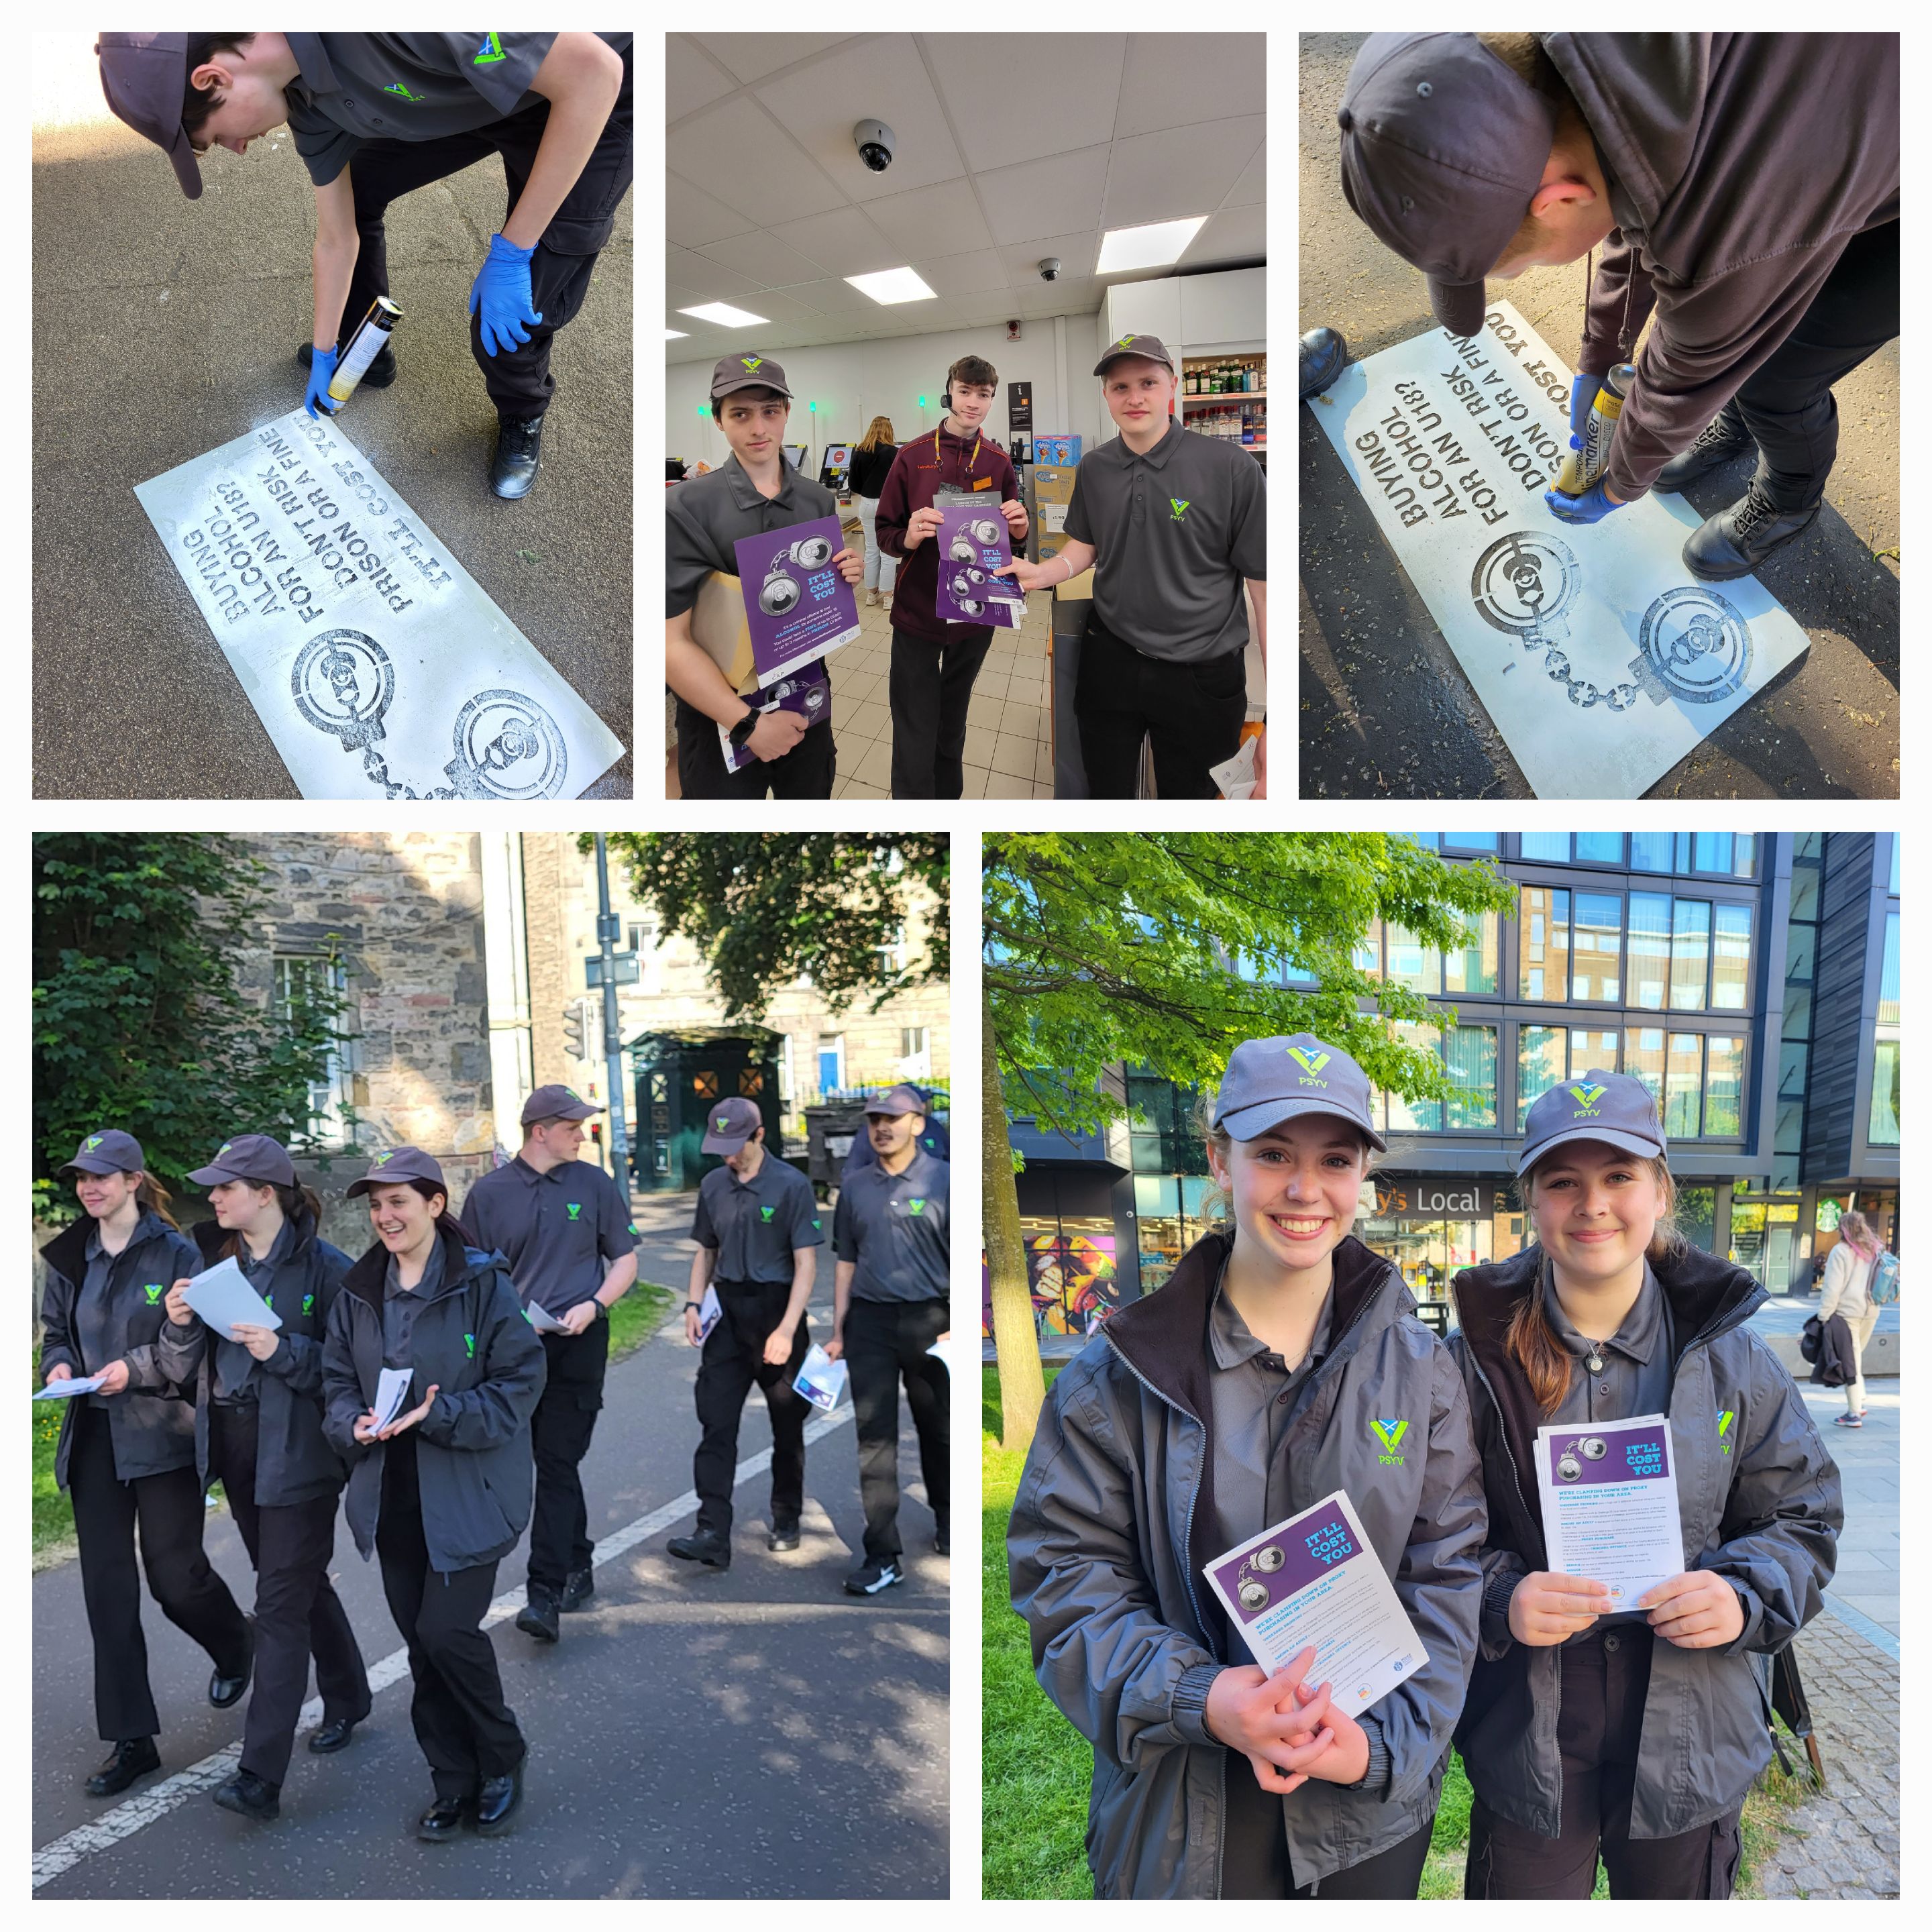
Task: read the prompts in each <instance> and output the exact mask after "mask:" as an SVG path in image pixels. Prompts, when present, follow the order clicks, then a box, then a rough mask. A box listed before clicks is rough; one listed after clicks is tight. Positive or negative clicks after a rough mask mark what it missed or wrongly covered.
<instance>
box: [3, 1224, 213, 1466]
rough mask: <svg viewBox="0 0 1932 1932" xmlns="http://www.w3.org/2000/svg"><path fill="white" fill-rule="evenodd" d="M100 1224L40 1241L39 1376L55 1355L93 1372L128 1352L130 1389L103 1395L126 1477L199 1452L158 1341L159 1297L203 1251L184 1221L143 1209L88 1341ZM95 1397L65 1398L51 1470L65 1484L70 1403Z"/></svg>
mask: <svg viewBox="0 0 1932 1932" xmlns="http://www.w3.org/2000/svg"><path fill="white" fill-rule="evenodd" d="M94 1227H95V1224H94V1223H93V1221H92V1220H91V1219H89V1218H88V1217H86V1216H83V1217H82V1218H81V1219H80V1220H78V1221H77V1222H75V1223H74V1225H73V1226H72V1227H71V1228H68V1229H63V1230H62V1232H60V1233H59V1234H58V1235H55V1237H54V1238H53V1239H52V1241H49V1243H48V1244H46V1247H43V1249H42V1250H40V1259H42V1260H43V1262H46V1267H47V1285H46V1290H45V1292H43V1294H42V1295H41V1297H40V1322H41V1325H42V1327H43V1330H44V1331H45V1332H44V1334H43V1336H42V1338H41V1341H40V1375H41V1378H42V1379H43V1380H44V1379H46V1372H47V1371H48V1370H49V1369H51V1368H52V1367H53V1366H54V1365H55V1364H56V1363H58V1362H65V1364H67V1365H68V1367H69V1368H70V1369H71V1370H73V1371H74V1373H75V1374H76V1375H77V1376H97V1375H98V1374H99V1373H101V1370H103V1369H104V1368H106V1367H107V1365H108V1364H109V1363H110V1362H113V1361H126V1363H127V1388H126V1389H125V1390H124V1391H123V1392H122V1393H121V1394H119V1395H117V1396H110V1397H106V1398H104V1400H106V1402H107V1421H108V1430H109V1433H110V1437H111V1439H112V1440H113V1444H114V1473H115V1475H117V1476H118V1477H119V1478H120V1479H121V1481H122V1482H124V1483H129V1482H133V1481H136V1479H137V1478H140V1477H142V1476H159V1475H165V1474H166V1472H168V1471H169V1470H170V1469H186V1468H187V1466H189V1465H190V1463H193V1460H194V1411H193V1408H192V1407H190V1405H189V1404H188V1403H187V1402H186V1401H185V1400H183V1399H182V1398H181V1394H180V1393H179V1391H178V1390H177V1389H176V1388H175V1387H174V1385H173V1384H172V1382H171V1381H170V1380H169V1377H168V1376H167V1374H166V1372H165V1371H164V1370H163V1368H162V1366H161V1363H160V1352H159V1346H158V1344H159V1340H160V1332H161V1329H162V1327H163V1325H164V1324H165V1323H166V1321H167V1319H168V1312H167V1310H166V1307H163V1301H164V1300H165V1298H166V1295H167V1292H168V1289H169V1285H170V1284H171V1283H173V1282H175V1281H176V1280H178V1279H179V1278H180V1277H181V1276H183V1275H184V1274H193V1273H194V1272H195V1271H196V1268H198V1266H199V1251H198V1250H196V1247H195V1245H194V1244H193V1242H192V1241H190V1240H189V1239H188V1238H187V1236H186V1235H184V1234H183V1233H182V1232H181V1230H180V1229H178V1228H172V1227H170V1226H169V1225H168V1223H166V1222H165V1221H163V1220H162V1219H161V1217H160V1216H159V1215H158V1214H152V1213H144V1214H142V1217H141V1218H140V1220H139V1221H138V1222H136V1223H135V1226H134V1234H133V1239H132V1240H131V1241H129V1242H128V1244H127V1246H126V1247H124V1248H123V1249H122V1250H121V1252H120V1253H118V1255H116V1256H115V1257H114V1259H113V1262H112V1263H111V1264H110V1267H109V1270H108V1277H107V1280H108V1296H107V1331H106V1333H105V1334H104V1336H102V1337H100V1338H98V1341H97V1342H96V1343H95V1344H94V1345H92V1346H89V1347H87V1348H86V1349H85V1350H83V1346H82V1342H81V1338H80V1335H79V1334H78V1333H77V1328H76V1321H75V1316H76V1309H77V1304H78V1303H79V1301H80V1288H81V1284H82V1283H83V1282H84V1281H85V1280H86V1279H87V1238H88V1237H89V1235H91V1234H92V1233H93V1232H94ZM83 1355H85V1357H86V1359H85V1360H83ZM97 1356H98V1360H97V1359H95V1358H96V1357H97ZM92 1400H93V1398H92V1397H91V1396H77V1397H74V1400H73V1401H70V1402H64V1403H62V1404H61V1433H60V1442H59V1444H58V1447H57V1448H55V1451H54V1479H55V1481H56V1482H58V1484H59V1485H60V1487H62V1489H65V1488H66V1487H67V1466H68V1455H69V1454H70V1452H71V1449H72V1448H73V1444H74V1403H77V1402H90V1401H92Z"/></svg>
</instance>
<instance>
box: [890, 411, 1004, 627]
mask: <svg viewBox="0 0 1932 1932" xmlns="http://www.w3.org/2000/svg"><path fill="white" fill-rule="evenodd" d="M935 434H936V435H937V436H938V439H939V446H938V450H937V451H935V449H934V447H933V439H932V437H931V436H916V437H913V440H911V442H910V443H901V444H900V446H899V453H898V455H897V456H896V457H895V458H894V459H893V461H892V468H891V469H890V470H889V471H888V472H886V486H885V487H884V489H883V490H881V491H880V493H879V508H878V511H877V514H876V515H875V516H874V519H873V530H874V534H876V535H877V538H878V540H879V547H880V549H881V550H883V551H884V552H885V553H886V555H887V556H895V557H897V558H898V559H899V560H900V561H899V574H898V576H897V577H894V578H893V580H892V628H893V629H894V630H895V631H904V633H905V634H906V635H907V637H917V638H919V639H920V640H922V642H924V643H929V644H956V643H971V642H972V641H973V640H974V639H975V638H977V637H983V636H990V635H991V634H992V625H985V624H950V623H948V622H947V621H946V619H944V617H942V616H940V615H939V612H938V604H939V544H938V541H937V540H936V539H935V538H932V537H928V538H926V541H925V542H923V543H922V544H915V545H914V546H913V547H912V548H911V549H910V550H907V548H906V540H905V538H906V526H907V524H908V523H910V522H911V521H912V513H913V511H915V510H929V509H931V508H932V500H933V499H934V497H935V496H938V493H939V491H940V490H941V487H942V486H943V487H946V488H947V489H952V490H971V491H972V492H973V493H974V495H976V496H983V497H984V498H985V499H986V506H987V508H989V510H990V511H992V514H994V515H995V516H996V517H997V516H998V515H999V514H1000V505H1001V504H1002V503H1009V502H1013V501H1014V500H1015V499H1016V498H1017V497H1018V496H1019V493H1020V479H1019V475H1018V473H1017V472H1016V471H1015V469H1014V468H1013V458H1011V457H1010V456H1009V455H1007V452H1006V451H1005V449H1004V448H1002V447H1001V443H1000V442H999V440H998V437H995V436H993V435H992V434H990V433H987V434H981V435H975V436H971V437H964V438H962V437H956V436H955V435H954V434H953V433H952V431H950V430H948V429H947V428H944V426H942V427H941V428H940V429H938V431H935ZM976 446H977V449H978V450H979V452H980V453H979V455H977V457H976V456H975V455H974V453H973V452H974V448H975V447H976ZM942 458H944V460H941V459H942ZM1025 548H1026V539H1025V538H1024V537H1023V536H1022V537H1017V538H1014V540H1013V550H1014V553H1015V554H1016V556H1024V555H1025Z"/></svg>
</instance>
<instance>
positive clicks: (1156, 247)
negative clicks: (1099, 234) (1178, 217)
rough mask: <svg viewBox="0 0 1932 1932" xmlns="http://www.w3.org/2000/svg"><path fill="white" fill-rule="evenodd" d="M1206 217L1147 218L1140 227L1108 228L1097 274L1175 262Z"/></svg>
mask: <svg viewBox="0 0 1932 1932" xmlns="http://www.w3.org/2000/svg"><path fill="white" fill-rule="evenodd" d="M1207 219H1208V217H1207V216H1206V215H1205V214H1190V216H1188V217H1187V220H1184V221H1150V222H1149V223H1148V224H1147V225H1146V226H1145V227H1143V228H1110V229H1108V231H1107V233H1106V236H1104V237H1103V239H1102V241H1101V243H1100V266H1099V267H1098V268H1097V269H1095V270H1094V273H1095V274H1096V275H1119V274H1120V273H1121V272H1122V271H1123V270H1124V269H1164V268H1166V266H1167V265H1168V264H1169V263H1170V262H1178V261H1179V260H1181V257H1182V255H1183V254H1184V253H1185V252H1186V251H1187V245H1188V243H1189V242H1192V241H1193V239H1194V238H1195V236H1197V235H1198V234H1199V233H1200V232H1201V229H1202V224H1203V223H1205V221H1206V220H1207Z"/></svg>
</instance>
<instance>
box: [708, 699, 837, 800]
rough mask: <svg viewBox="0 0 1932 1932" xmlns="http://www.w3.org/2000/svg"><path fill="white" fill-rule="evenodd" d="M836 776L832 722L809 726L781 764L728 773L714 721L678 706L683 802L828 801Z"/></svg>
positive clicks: (757, 761)
mask: <svg viewBox="0 0 1932 1932" xmlns="http://www.w3.org/2000/svg"><path fill="white" fill-rule="evenodd" d="M837 776H838V746H837V745H836V744H835V742H833V740H832V721H831V719H830V718H826V720H825V721H824V722H823V724H814V725H813V726H811V728H810V729H809V730H807V732H806V733H805V736H803V737H802V738H801V739H799V741H798V742H797V743H796V745H793V747H792V748H791V749H790V751H787V752H786V754H784V757H781V758H772V759H769V760H767V759H762V758H754V759H753V760H751V763H749V764H748V765H746V766H744V767H743V768H742V769H740V770H738V771H735V772H727V770H726V769H724V751H723V749H722V748H721V746H720V745H719V744H718V721H717V719H716V718H707V717H706V716H705V715H704V713H703V712H701V711H700V710H699V709H697V706H694V705H691V704H687V703H685V701H684V700H683V699H682V698H681V697H680V698H679V699H678V700H677V783H678V789H679V790H680V791H681V792H682V793H683V794H684V796H685V797H686V798H763V796H764V795H765V793H766V792H767V791H769V793H771V794H772V796H773V797H774V798H829V797H830V796H832V781H833V779H835V778H837Z"/></svg>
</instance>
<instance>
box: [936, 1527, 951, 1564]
mask: <svg viewBox="0 0 1932 1932" xmlns="http://www.w3.org/2000/svg"><path fill="white" fill-rule="evenodd" d="M932 1547H933V1548H934V1549H935V1550H936V1551H937V1552H938V1553H939V1554H940V1555H941V1556H951V1555H952V1554H953V1526H952V1525H951V1524H950V1523H941V1525H940V1526H939V1528H938V1530H937V1531H935V1532H934V1535H933V1538H932Z"/></svg>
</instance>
